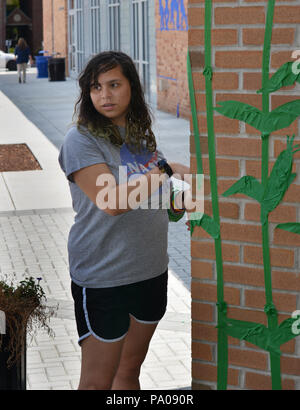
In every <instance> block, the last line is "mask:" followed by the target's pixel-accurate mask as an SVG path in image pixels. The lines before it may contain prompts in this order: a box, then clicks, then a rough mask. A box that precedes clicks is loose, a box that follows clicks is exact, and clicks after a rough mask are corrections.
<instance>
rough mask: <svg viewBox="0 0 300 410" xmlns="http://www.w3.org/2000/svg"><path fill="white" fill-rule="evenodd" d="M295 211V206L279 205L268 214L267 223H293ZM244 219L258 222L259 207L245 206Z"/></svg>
mask: <svg viewBox="0 0 300 410" xmlns="http://www.w3.org/2000/svg"><path fill="white" fill-rule="evenodd" d="M296 217H297V209H296V207H295V206H290V205H285V204H279V205H278V207H277V208H276V209H274V211H272V212H271V213H270V214H269V222H274V223H285V222H291V221H295V220H296ZM244 218H245V220H248V221H260V205H259V204H257V203H256V204H254V203H248V204H245V211H244Z"/></svg>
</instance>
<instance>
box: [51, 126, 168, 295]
mask: <svg viewBox="0 0 300 410" xmlns="http://www.w3.org/2000/svg"><path fill="white" fill-rule="evenodd" d="M120 131H121V132H122V133H123V135H124V129H123V130H122V129H120ZM161 158H163V155H162V153H161V152H160V151H158V150H157V151H156V152H154V153H152V152H151V153H150V152H149V151H146V150H145V151H144V152H143V153H141V154H133V153H132V152H131V151H130V150H129V149H128V146H127V144H125V143H124V144H123V145H122V146H121V147H116V146H114V145H113V144H111V143H110V142H109V141H107V140H105V139H104V138H100V137H94V136H92V135H90V134H87V135H85V134H82V133H80V132H79V131H78V129H77V127H75V126H74V127H72V128H71V129H70V130H69V131H68V133H67V134H66V137H65V139H64V142H63V145H62V147H61V150H60V154H59V163H60V166H61V168H62V170H63V171H64V173H65V174H66V176H67V178H68V180H69V186H70V191H71V196H72V202H73V208H74V211H75V212H76V215H75V220H74V224H73V225H72V227H71V230H70V233H69V239H68V252H69V266H70V275H71V278H72V280H73V281H74V282H75V283H76V284H77V285H79V286H83V287H88V288H106V287H113V286H119V285H126V284H130V283H135V282H139V281H142V280H146V279H150V278H153V277H156V276H158V275H160V274H161V273H163V272H164V271H165V270H166V269H167V267H168V262H169V258H168V253H167V237H168V222H169V220H168V213H167V210H166V209H141V208H137V209H134V210H131V211H128V212H125V213H123V214H120V215H117V216H112V215H109V214H107V213H106V212H104V211H102V210H101V209H99V208H98V207H97V206H96V205H95V204H94V203H93V202H92V201H91V200H90V199H89V198H88V197H87V196H86V195H85V194H84V193H83V191H82V190H81V189H80V188H79V187H78V186H77V185H76V184H75V183H74V181H73V179H72V173H73V172H75V171H78V170H79V169H81V168H84V167H87V166H90V165H93V164H99V163H106V164H107V166H108V167H109V169H110V170H111V172H112V174H113V175H114V177H115V179H116V183H117V184H118V183H119V166H123V167H124V166H127V170H128V174H127V177H129V176H131V175H132V174H133V173H137V174H144V173H145V172H148V171H149V170H150V169H152V168H153V167H154V166H155V163H156V161H157V160H159V159H161ZM122 178H123V177H122ZM122 182H124V181H123V180H122ZM166 184H168V181H166V183H165V184H164V185H166Z"/></svg>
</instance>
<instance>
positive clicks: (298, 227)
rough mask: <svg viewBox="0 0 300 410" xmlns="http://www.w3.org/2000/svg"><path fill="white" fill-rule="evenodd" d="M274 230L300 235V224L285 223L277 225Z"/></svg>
mask: <svg viewBox="0 0 300 410" xmlns="http://www.w3.org/2000/svg"><path fill="white" fill-rule="evenodd" d="M276 228H279V229H283V230H284V231H288V232H293V233H297V234H299V235H300V223H299V222H287V223H284V224H278V225H277V226H276ZM276 228H275V229H276Z"/></svg>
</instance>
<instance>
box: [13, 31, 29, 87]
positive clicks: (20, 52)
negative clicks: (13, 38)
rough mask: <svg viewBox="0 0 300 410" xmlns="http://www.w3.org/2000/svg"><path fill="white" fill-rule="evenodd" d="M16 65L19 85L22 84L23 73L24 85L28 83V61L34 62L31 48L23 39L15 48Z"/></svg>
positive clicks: (20, 39)
mask: <svg viewBox="0 0 300 410" xmlns="http://www.w3.org/2000/svg"><path fill="white" fill-rule="evenodd" d="M15 56H16V63H17V68H18V77H19V83H21V82H22V73H23V83H26V69H27V64H28V61H29V60H30V62H31V61H32V56H31V52H30V48H29V47H28V45H27V43H26V41H25V40H24V38H23V37H20V38H19V41H18V44H17V45H16V48H15Z"/></svg>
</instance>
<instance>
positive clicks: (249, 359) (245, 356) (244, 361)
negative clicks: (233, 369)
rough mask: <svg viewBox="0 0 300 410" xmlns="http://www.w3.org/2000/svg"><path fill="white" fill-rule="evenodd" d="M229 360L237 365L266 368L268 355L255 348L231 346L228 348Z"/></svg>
mask: <svg viewBox="0 0 300 410" xmlns="http://www.w3.org/2000/svg"><path fill="white" fill-rule="evenodd" d="M228 361H229V363H230V364H232V365H235V366H242V367H250V368H253V369H260V370H266V369H267V364H268V355H267V353H261V352H257V351H254V350H244V349H243V350H242V349H237V348H231V349H228Z"/></svg>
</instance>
